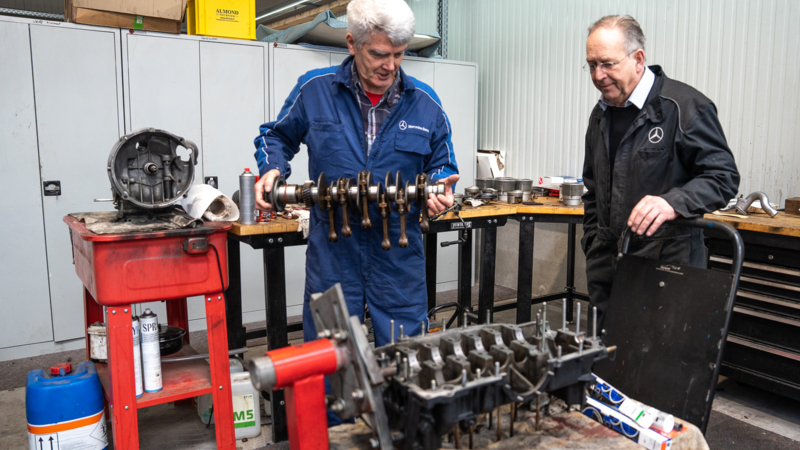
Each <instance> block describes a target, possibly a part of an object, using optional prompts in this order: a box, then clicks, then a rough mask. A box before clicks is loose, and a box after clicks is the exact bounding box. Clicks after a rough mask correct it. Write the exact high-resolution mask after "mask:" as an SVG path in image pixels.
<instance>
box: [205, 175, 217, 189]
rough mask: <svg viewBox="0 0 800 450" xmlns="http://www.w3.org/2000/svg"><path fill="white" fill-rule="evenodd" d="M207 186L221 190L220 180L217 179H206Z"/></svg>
mask: <svg viewBox="0 0 800 450" xmlns="http://www.w3.org/2000/svg"><path fill="white" fill-rule="evenodd" d="M205 184H207V185H209V186H211V187H213V188H214V189H219V180H218V179H217V177H206V178H205Z"/></svg>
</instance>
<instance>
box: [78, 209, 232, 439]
mask: <svg viewBox="0 0 800 450" xmlns="http://www.w3.org/2000/svg"><path fill="white" fill-rule="evenodd" d="M64 222H66V223H67V225H69V227H70V232H71V233H70V234H71V236H72V249H73V259H74V263H75V271H76V272H77V273H78V277H80V279H81V281H82V282H83V286H84V289H83V297H84V320H85V325H86V326H87V327H88V326H89V325H90V324H92V323H94V322H95V321H101V322H102V321H103V307H104V306H105V307H107V312H106V315H107V321H106V325H107V327H108V334H107V336H108V364H102V363H100V364H97V373H98V375H99V376H100V380H101V382H102V384H103V390H104V392H105V397H106V400H107V402H108V413H109V418H110V419H111V423H112V431H113V437H114V447H115V448H117V449H118V450H122V449H138V448H139V430H138V419H137V410H138V409H139V408H146V407H148V406H153V405H158V404H161V403H169V402H174V401H178V400H183V399H189V398H192V397H196V396H198V395H203V394H212V396H213V399H214V412H215V416H216V433H217V448H218V449H226V450H227V449H230V450H233V449H235V447H236V440H235V438H234V427H233V404H232V401H231V379H230V374H229V373H230V372H229V364H228V336H227V331H226V326H225V323H226V322H225V301H224V298H225V297H224V295H223V291H224V290H225V288H226V287H227V286H228V261H227V247H226V245H227V241H226V239H227V237H226V236H227V230H228V229H229V228H230V224H228V223H219V222H206V223H205V224H204V225H203V226H200V227H197V228H190V229H180V230H168V231H156V232H140V233H128V234H103V235H99V234H95V233H92V232H91V231H89V230H87V229H86V226H85V225H84V224H83V223H82V222H80V221H78V220H77V219H75V218H73V217H71V216H65V217H64ZM197 295H202V296H204V302H203V303H204V304H205V307H206V321H207V324H208V349H209V359H210V362H211V363H210V364H209V363H207V362H206V361H205V360H194V361H186V362H178V363H170V364H163V365H162V379H163V385H164V387H163V389H162V390H161V391H159V392H156V393H147V392H145V393H144V395H142V396H141V397H140V398H138V399H137V398H136V392H135V386H134V370H133V330H132V328H131V318H132V316H133V308H132V307H131V305H133V304H134V303H141V302H149V301H159V300H166V301H167V321H168V323H169V324H170V325H175V326H179V327H181V328H183V329H185V330H187V332H188V317H187V308H186V298H187V297H192V296H197ZM188 338H189V335H188V333H187V334H186V337H185V339H186V343H185V344H184V346H183V348H182V349H181V350H180V352H179V353H178V354H177V355H176V356H182V355H191V354H196V352H195V351H194V349H192V348H191V346H190V345H188V344H189V342H188ZM86 352H87V358H88V355H89V336H88V334H87V336H86Z"/></svg>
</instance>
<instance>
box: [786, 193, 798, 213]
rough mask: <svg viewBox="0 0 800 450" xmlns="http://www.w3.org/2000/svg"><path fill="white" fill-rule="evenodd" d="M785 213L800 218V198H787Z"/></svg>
mask: <svg viewBox="0 0 800 450" xmlns="http://www.w3.org/2000/svg"><path fill="white" fill-rule="evenodd" d="M785 211H786V214H791V215H793V216H800V197H792V198H787V199H786V207H785Z"/></svg>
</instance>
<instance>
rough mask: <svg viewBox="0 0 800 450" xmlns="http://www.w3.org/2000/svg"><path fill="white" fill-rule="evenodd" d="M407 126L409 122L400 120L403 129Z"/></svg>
mask: <svg viewBox="0 0 800 450" xmlns="http://www.w3.org/2000/svg"><path fill="white" fill-rule="evenodd" d="M406 128H408V124H407V123H406V121H405V120H401V121H400V129H401V130H405V129H406Z"/></svg>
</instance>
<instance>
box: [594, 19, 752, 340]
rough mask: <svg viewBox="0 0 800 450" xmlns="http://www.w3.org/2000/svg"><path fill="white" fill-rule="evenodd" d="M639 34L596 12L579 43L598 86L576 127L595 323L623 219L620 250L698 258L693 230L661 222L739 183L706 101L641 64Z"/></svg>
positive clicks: (727, 193)
mask: <svg viewBox="0 0 800 450" xmlns="http://www.w3.org/2000/svg"><path fill="white" fill-rule="evenodd" d="M644 41H645V38H644V34H643V33H642V29H641V27H640V26H639V24H638V23H637V22H636V20H635V19H634V18H632V17H630V16H606V17H603V18H602V19H600V20H598V21H597V22H595V23H594V25H592V26H591V27H590V28H589V37H588V39H587V42H586V65H585V66H584V67H585V69H586V70H587V72H589V73H590V74H591V76H592V82H593V83H594V85H595V87H596V88H597V89H598V90H599V91H600V92H601V94H602V95H601V98H600V100H599V102H598V104H597V106H595V108H594V110H592V114H591V116H590V117H589V127H588V129H587V131H586V156H585V159H584V163H583V182H584V184H585V185H586V188H587V189H588V192H587V193H586V194H584V196H583V202H584V208H585V215H584V219H583V229H584V236H583V240H582V241H581V245H582V247H583V251H584V253H585V254H586V277H587V283H588V288H589V297H590V299H591V304H592V306H596V307H597V310H598V328H601V329H602V323H603V319H604V313H605V311H606V309H607V307H608V302H609V294H610V292H611V279H612V275H613V265H614V262H615V255H616V254H617V252H618V241H619V239H620V236H621V234H622V232H623V231H624V230H625V228H626V227H631V229H632V231H634V232H635V233H636V234H635V235H634V240H633V241H632V242H631V246H630V249H629V253H630V254H633V255H638V256H644V257H648V258H656V259H660V260H663V261H666V262H670V263H675V264H684V265H691V266H696V267H704V266H705V251H704V245H703V232H702V230H699V229H693V228H678V227H667V226H664V227H662V226H661V225H662V224H663V223H664V222H665V221H669V220H672V219H675V218H678V217H699V216H701V215H702V214H703V213H706V212H710V211H714V210H716V209H718V208H720V207H722V206H723V205H725V204H726V203H727V201H728V200H729V199H731V198H733V197H735V195H736V192H737V190H738V188H739V173H738V171H737V169H736V163H735V162H734V160H733V155H732V154H731V151H730V149H729V148H728V144H727V141H726V140H725V134H724V133H723V131H722V126H721V125H720V123H719V120H718V119H717V109H716V106H714V103H713V102H711V100H709V99H708V98H706V97H705V96H704V95H703V94H701V93H700V92H698V91H697V90H695V89H694V88H692V87H691V86H688V85H686V84H683V83H681V82H678V81H675V80H672V79H669V78H667V76H666V75H665V74H664V72H663V70H661V67H659V66H650V67H647V66H646V65H645V53H644Z"/></svg>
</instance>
